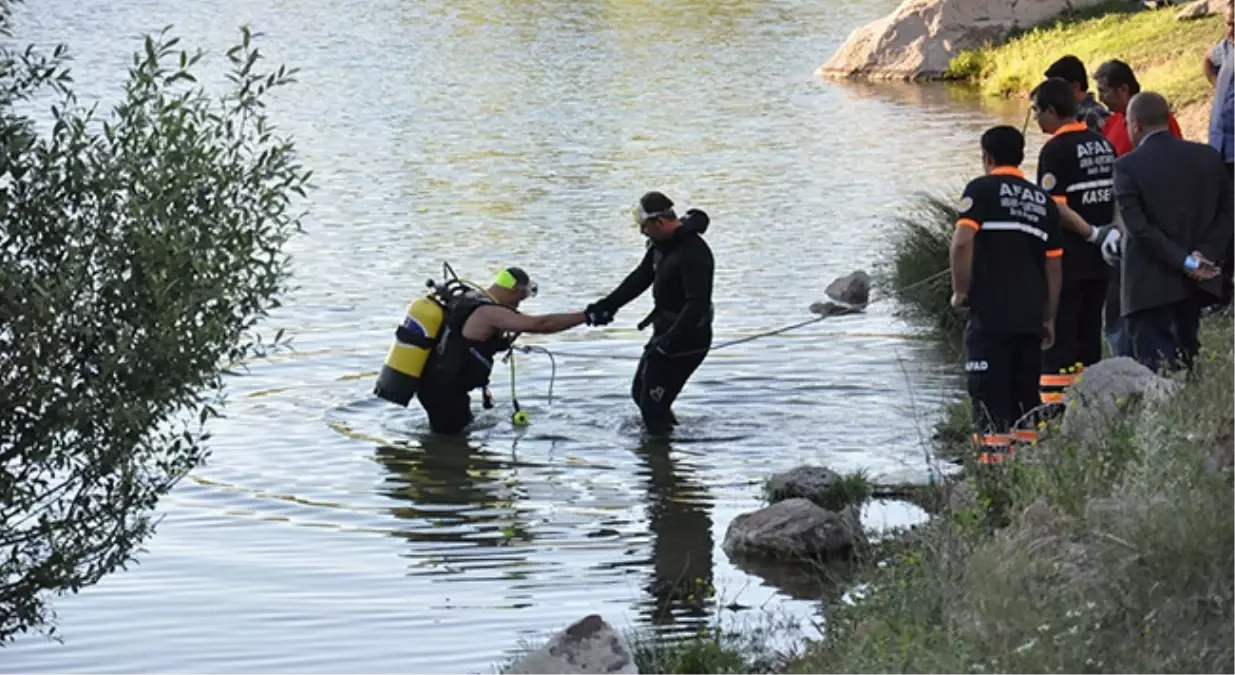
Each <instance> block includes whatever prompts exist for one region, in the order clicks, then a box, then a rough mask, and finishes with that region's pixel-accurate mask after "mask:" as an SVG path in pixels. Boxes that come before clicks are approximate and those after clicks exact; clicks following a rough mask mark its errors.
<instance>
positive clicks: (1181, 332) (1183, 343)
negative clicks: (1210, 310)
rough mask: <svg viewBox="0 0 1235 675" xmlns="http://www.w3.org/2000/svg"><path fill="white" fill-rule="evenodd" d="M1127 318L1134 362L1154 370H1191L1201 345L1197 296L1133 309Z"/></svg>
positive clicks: (1199, 303)
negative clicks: (1144, 308) (1151, 306)
mask: <svg viewBox="0 0 1235 675" xmlns="http://www.w3.org/2000/svg"><path fill="white" fill-rule="evenodd" d="M1126 318H1127V319H1128V330H1129V332H1130V333H1131V334H1132V353H1133V355H1134V356H1135V358H1136V360H1137V362H1139V363H1140V364H1142V365H1144V366H1145V367H1146V368H1149V369H1150V370H1152V371H1155V372H1157V370H1158V369H1159V368H1160V367H1161V366H1163V365H1166V366H1167V367H1168V368H1170V369H1172V370H1178V369H1179V368H1180V367H1183V368H1187V369H1188V370H1191V369H1192V364H1193V361H1194V360H1195V359H1196V353H1197V352H1198V351H1200V348H1201V341H1200V338H1199V337H1198V336H1197V333H1198V331H1199V330H1200V322H1201V301H1200V299H1199V298H1196V297H1192V298H1189V299H1187V300H1183V301H1180V302H1175V303H1171V304H1169V305H1163V306H1161V307H1154V308H1153V309H1146V310H1142V311H1139V312H1133V313H1131V314H1129V315H1128V316H1127V317H1126Z"/></svg>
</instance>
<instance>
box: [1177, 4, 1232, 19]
mask: <svg viewBox="0 0 1235 675" xmlns="http://www.w3.org/2000/svg"><path fill="white" fill-rule="evenodd" d="M1229 3H1230V0H1196V1H1195V2H1189V3H1188V4H1186V5H1184V7H1183V9H1181V10H1179V13H1178V14H1176V15H1175V18H1176V19H1179V20H1180V21H1188V20H1190V19H1203V18H1205V17H1207V16H1209V15H1211V14H1221V13H1222V12H1223V10H1225V9H1226V5H1228V4H1229Z"/></svg>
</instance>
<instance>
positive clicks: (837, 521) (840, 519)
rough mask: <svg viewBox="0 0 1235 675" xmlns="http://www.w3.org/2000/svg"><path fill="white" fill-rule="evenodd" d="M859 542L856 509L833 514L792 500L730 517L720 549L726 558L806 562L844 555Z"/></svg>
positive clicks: (858, 518) (859, 526)
mask: <svg viewBox="0 0 1235 675" xmlns="http://www.w3.org/2000/svg"><path fill="white" fill-rule="evenodd" d="M862 539H863V534H862V522H861V518H860V514H859V512H858V511H857V509H856V508H854V507H848V508H846V509H844V510H843V511H841V512H840V513H836V512H834V511H828V510H827V509H824V508H821V507H819V506H818V505H816V504H815V503H814V502H812V501H810V500H809V499H804V498H801V497H795V498H793V499H786V500H784V501H779V502H776V503H775V504H772V505H771V506H768V507H765V508H762V509H759V510H758V511H753V512H751V513H743V514H742V515H740V516H738V517H736V518H734V519H733V520H732V521H731V522H730V523H729V528H728V529H727V530H726V531H725V541H724V543H723V544H721V549H722V550H724V552H725V554H726V555H728V556H730V557H734V556H757V557H765V558H777V559H782V560H792V561H808V560H814V559H820V558H825V557H828V556H831V555H835V554H841V553H844V552H846V551H848V550H850V549H851V548H852V547H853V546H854V545H855V544H857V543H859V542H861V541H862Z"/></svg>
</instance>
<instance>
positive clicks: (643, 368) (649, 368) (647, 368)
mask: <svg viewBox="0 0 1235 675" xmlns="http://www.w3.org/2000/svg"><path fill="white" fill-rule="evenodd" d="M711 342H712V331H711V330H707V331H705V332H700V333H699V334H698V335H692V336H691V338H690V339H689V340H682V344H681V346H676V347H675V348H676V349H677V350H678V351H677V352H676V353H673V354H669V355H668V356H665V355H662V354H658V353H656V352H653V351H650V350H649V351H645V352H643V358H641V359H639V366H638V368H636V369H635V377H634V380H633V381H632V382H631V386H630V397H631V398H633V399H634V400H635V405H637V406H639V413H640V414H641V415H642V416H643V425H644V426H645V427H646V428H647V430H648V432H649V433H653V434H667V433H669V432H670V431H671V430H672V429H673V427H674V426H676V425H677V422H678V421H677V418H676V417H675V416H674V414H673V409H672V408H673V402H674V401H675V400H677V397H678V394H680V393H682V387H685V386H686V381H687V380H689V379H690V376H691V375H693V374H694V373H695V370H696V369H698V368H699V365H700V364H701V363H703V360H704V359H706V358H707V356H708V350H709V348H710V345H711Z"/></svg>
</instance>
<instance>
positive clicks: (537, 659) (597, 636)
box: [504, 614, 639, 673]
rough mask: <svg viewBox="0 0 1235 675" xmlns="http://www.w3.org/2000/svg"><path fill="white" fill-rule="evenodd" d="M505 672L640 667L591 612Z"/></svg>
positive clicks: (622, 670) (623, 643) (618, 637)
mask: <svg viewBox="0 0 1235 675" xmlns="http://www.w3.org/2000/svg"><path fill="white" fill-rule="evenodd" d="M504 672H506V673H638V672H639V668H638V667H637V666H636V665H635V659H634V656H632V655H631V651H630V647H629V646H627V644H626V641H625V640H623V639H622V636H621V635H618V633H617V631H615V630H613V627H612V626H610V625H609V624H608V623H605V620H604V619H602V618H600V617H599V616H598V615H596V614H590V615H588V616H585V617H583V618H582V619H580V620H578V621H576V622H575V623H573V624H571V626H570V627H569V628H567V629H566V630H564V631H562V632H561V633H558V634H557V635H555V636H554V637H553V639H552V640H550V641H549V643H548V644H546V645H545V646H543V647H541V648H540V649H537V650H536V651H534V652H531V653H530V654H527V655H526V656H524V657H522V658H520V659H519V660H518V661H516V662H515V663H514V664H513V665H511V666H510V667H509V668H507V669H506V670H505V671H504Z"/></svg>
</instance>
